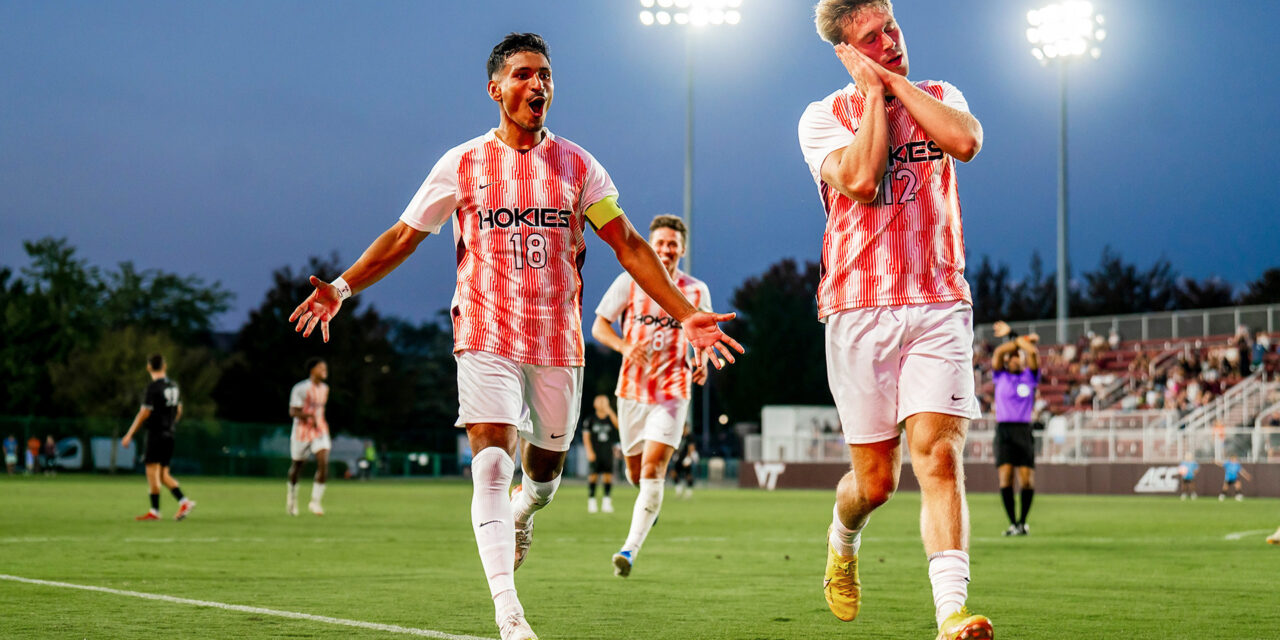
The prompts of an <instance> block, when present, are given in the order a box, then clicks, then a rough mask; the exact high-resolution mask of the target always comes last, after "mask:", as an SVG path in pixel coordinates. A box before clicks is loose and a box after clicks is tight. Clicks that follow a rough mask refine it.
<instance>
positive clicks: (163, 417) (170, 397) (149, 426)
mask: <svg viewBox="0 0 1280 640" xmlns="http://www.w3.org/2000/svg"><path fill="white" fill-rule="evenodd" d="M179 403H180V400H179V399H178V384H177V383H176V382H174V381H172V380H170V379H168V378H160V379H159V380H152V381H151V384H149V385H147V390H146V391H144V392H142V406H143V408H146V409H150V410H151V415H149V416H147V419H146V421H144V422H143V423H142V428H144V429H146V430H147V433H150V434H153V435H166V436H171V435H173V423H175V422H177V418H178V404H179Z"/></svg>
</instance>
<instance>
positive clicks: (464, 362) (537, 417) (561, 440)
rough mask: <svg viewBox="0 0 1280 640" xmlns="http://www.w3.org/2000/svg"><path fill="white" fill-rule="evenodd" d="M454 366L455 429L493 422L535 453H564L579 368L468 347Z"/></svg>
mask: <svg viewBox="0 0 1280 640" xmlns="http://www.w3.org/2000/svg"><path fill="white" fill-rule="evenodd" d="M454 359H455V360H457V362H458V421H457V422H456V423H455V426H459V427H463V426H466V425H468V424H480V423H493V424H510V425H514V426H515V427H516V430H517V431H519V433H520V437H522V438H524V439H525V440H526V441H528V442H529V443H530V444H532V445H534V446H535V447H538V448H540V449H546V450H548V451H568V450H569V446H570V445H571V444H572V443H573V434H574V432H575V431H576V430H577V426H578V410H579V409H580V408H581V407H580V405H581V404H582V367H542V366H538V365H532V364H523V363H520V362H516V361H515V360H512V359H510V358H505V357H503V356H500V355H497V354H494V353H489V352H487V351H476V350H472V349H467V350H465V351H462V352H461V353H457V354H455V355H454Z"/></svg>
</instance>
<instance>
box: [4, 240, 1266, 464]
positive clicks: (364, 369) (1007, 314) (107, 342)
mask: <svg viewBox="0 0 1280 640" xmlns="http://www.w3.org/2000/svg"><path fill="white" fill-rule="evenodd" d="M23 246H24V248H25V250H26V253H27V256H28V258H29V264H28V265H27V266H23V267H20V268H18V269H17V270H14V269H12V268H9V267H0V381H2V382H3V384H0V415H9V416H42V417H77V418H81V417H87V418H102V419H108V420H119V421H122V422H124V423H126V424H127V421H128V420H129V418H131V417H132V415H133V413H134V412H136V411H137V406H138V402H139V397H140V396H139V394H140V392H141V390H142V388H143V386H144V385H145V384H146V381H147V378H146V373H145V371H144V370H143V362H144V359H145V358H146V356H147V355H148V354H150V353H153V352H160V353H163V354H165V356H166V358H168V360H169V363H170V364H169V371H170V375H171V377H173V378H174V379H175V380H177V381H178V382H179V384H180V385H181V387H182V392H183V403H184V413H185V415H187V416H190V417H193V418H205V419H221V420H232V421H238V422H256V423H279V424H281V425H282V426H283V425H287V424H288V422H289V418H288V411H287V398H288V394H289V390H290V388H291V387H292V385H293V384H294V383H296V382H297V381H298V380H301V379H302V378H304V377H305V375H306V373H305V372H304V371H303V370H302V367H303V363H304V362H305V361H306V360H307V359H308V358H310V357H312V356H321V357H324V358H326V359H327V360H329V362H330V365H331V366H330V371H331V376H330V387H331V395H330V401H329V409H328V413H329V417H330V422H331V423H332V424H334V425H335V428H336V429H338V430H340V431H347V432H351V433H354V434H357V435H360V436H367V437H373V438H375V439H377V440H378V441H379V442H383V443H386V444H388V445H389V446H391V447H392V448H398V449H412V448H420V447H421V448H429V449H433V450H437V451H445V450H449V449H451V448H452V443H453V439H454V438H455V437H456V434H457V432H456V430H454V429H453V422H454V420H455V419H456V417H457V381H456V369H455V364H454V360H453V336H452V327H451V323H450V322H449V319H448V315H447V310H441V311H440V312H439V313H438V314H437V316H436V317H435V318H433V319H431V320H428V321H425V322H421V323H412V322H408V321H406V320H403V319H400V318H396V317H393V316H387V315H384V314H382V313H379V312H378V311H377V310H376V309H375V308H373V307H372V306H367V305H362V304H361V300H360V298H352V299H350V300H348V301H347V302H346V303H344V307H343V317H342V318H341V319H340V322H341V323H342V330H341V331H335V332H334V333H333V335H332V339H331V341H330V342H328V343H324V342H321V341H319V340H302V339H300V338H299V337H298V336H297V335H296V334H295V333H294V331H293V327H292V325H291V324H290V323H289V322H288V317H289V314H290V313H291V312H292V311H293V308H294V307H295V306H296V305H297V303H298V301H299V300H302V299H303V298H304V297H306V296H307V295H308V294H309V293H310V286H309V285H308V284H307V280H306V276H307V275H308V274H312V273H314V274H317V275H319V276H320V277H322V278H333V277H336V276H337V275H338V274H339V273H340V272H341V267H340V264H341V263H340V262H339V259H338V256H337V255H330V256H327V257H312V258H310V259H309V260H308V262H307V264H306V265H304V266H303V268H301V269H299V270H295V269H294V268H293V267H291V266H283V267H280V268H279V269H276V270H275V271H274V272H273V273H272V274H271V278H272V286H271V288H270V289H269V290H268V291H267V293H266V294H265V296H264V297H263V299H262V301H261V302H260V303H259V304H258V305H257V306H256V307H255V308H254V309H253V310H252V311H251V312H250V314H249V318H248V320H247V321H246V322H245V324H244V325H243V326H242V327H240V329H239V330H238V331H236V332H235V333H234V334H230V335H222V334H217V333H215V332H214V320H215V318H216V317H217V316H218V315H219V314H221V313H223V312H225V311H226V310H227V309H228V308H229V306H230V302H231V300H232V294H231V292H229V291H227V290H226V289H225V288H224V287H223V286H222V285H221V284H220V283H218V282H213V283H206V282H205V281H204V280H202V279H201V278H199V277H197V276H194V275H188V276H182V275H178V274H172V273H167V272H164V271H160V270H155V269H149V270H141V271H140V270H138V269H137V268H136V267H135V266H134V265H133V264H132V263H130V262H123V263H120V264H119V265H117V266H116V267H115V268H113V269H103V268H100V267H97V266H94V265H90V264H88V262H87V261H86V260H84V259H82V258H80V257H78V256H77V255H76V250H75V248H74V247H72V246H71V245H70V244H68V242H67V241H66V240H65V239H54V238H46V239H42V240H38V241H29V242H25V243H24V245H23ZM819 277H820V269H819V266H818V265H817V264H816V263H814V262H805V263H803V264H802V263H799V262H797V261H796V260H794V259H791V258H786V259H783V260H780V261H779V262H777V263H775V264H773V265H771V266H770V267H769V268H768V269H767V270H766V271H765V272H764V273H762V274H760V275H757V276H752V277H750V278H748V279H747V280H745V281H744V282H743V283H741V284H740V285H739V286H738V287H737V288H735V289H734V291H733V295H732V298H731V305H732V308H733V309H734V310H735V311H737V313H738V317H737V318H735V319H734V320H733V321H732V322H730V323H728V325H727V326H726V327H725V330H726V331H727V332H728V333H729V334H730V335H732V336H734V337H735V338H737V339H738V340H739V341H741V342H742V343H743V345H744V346H746V347H747V350H748V355H747V357H744V358H742V359H740V360H739V362H738V364H736V365H734V366H732V367H728V368H726V369H724V370H723V371H720V372H716V373H714V374H713V375H712V377H711V382H710V384H711V385H712V396H713V397H712V411H713V415H719V414H720V413H722V412H723V413H726V414H728V415H729V416H730V421H731V422H736V421H756V420H758V419H759V415H760V408H761V407H762V406H763V405H765V404H830V403H831V395H830V392H829V390H828V387H827V381H826V364H825V356H824V352H823V325H822V324H820V323H819V322H817V321H816V315H817V310H816V304H815V295H816V292H817V287H818V280H819ZM968 278H969V282H970V287H971V289H972V291H973V297H974V311H975V318H976V320H977V321H978V322H991V321H994V320H997V319H1005V320H1035V319H1043V318H1052V317H1053V316H1054V315H1055V313H1056V308H1055V305H1056V288H1055V274H1054V273H1052V272H1046V271H1045V269H1044V265H1043V262H1042V260H1041V259H1040V256H1039V255H1038V254H1033V255H1032V257H1031V264H1030V268H1029V270H1028V272H1027V273H1026V275H1024V276H1023V277H1021V278H1015V277H1013V276H1012V275H1011V274H1010V270H1009V268H1008V266H1007V265H1005V264H1001V263H993V262H992V261H991V260H990V259H989V258H988V257H985V256H984V257H983V258H982V259H981V260H980V261H979V262H978V264H977V267H976V268H972V269H971V270H970V272H969V274H968ZM1070 294H1071V298H1070V305H1071V315H1072V316H1086V315H1112V314H1125V313H1139V312H1150V311H1167V310H1176V309H1195V308H1209V307H1221V306H1229V305H1234V304H1264V303H1277V302H1280V268H1273V269H1269V270H1267V271H1266V272H1264V273H1263V274H1262V275H1261V276H1260V277H1259V278H1258V279H1257V280H1255V281H1253V282H1250V283H1247V284H1246V285H1245V286H1244V287H1242V288H1240V289H1239V290H1238V291H1237V290H1236V289H1235V288H1234V287H1232V286H1231V285H1230V284H1229V283H1226V282H1224V281H1222V280H1220V279H1216V278H1207V279H1204V280H1196V279H1193V278H1187V277H1181V276H1179V275H1178V274H1177V272H1176V271H1175V270H1174V269H1173V267H1172V265H1171V264H1170V263H1169V262H1168V261H1167V260H1163V259H1162V260H1159V261H1157V262H1156V263H1155V264H1153V265H1151V266H1149V267H1146V268H1142V267H1139V266H1137V265H1134V264H1131V263H1128V262H1125V261H1124V260H1123V258H1122V257H1121V256H1120V255H1119V253H1117V252H1116V251H1114V250H1112V249H1111V248H1109V247H1108V248H1107V249H1106V250H1104V252H1103V255H1102V259H1101V260H1100V262H1099V264H1098V266H1097V267H1096V268H1095V269H1093V270H1090V271H1085V272H1083V273H1081V274H1080V276H1079V278H1078V279H1074V280H1073V281H1072V287H1071V290H1070ZM620 364H621V362H620V356H619V355H618V354H617V353H615V352H613V351H611V350H608V349H605V348H602V347H598V346H596V345H594V344H591V343H588V345H587V350H586V369H585V371H584V389H583V405H584V411H589V410H590V409H589V407H590V403H591V399H592V397H593V396H594V395H595V394H597V393H604V394H608V395H611V394H612V392H613V388H614V385H615V384H616V382H617V373H618V367H619V365H620ZM692 418H693V419H695V420H696V419H697V416H692ZM713 427H714V428H715V429H727V428H730V427H721V426H719V425H718V424H716V425H713Z"/></svg>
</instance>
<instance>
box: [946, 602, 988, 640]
mask: <svg viewBox="0 0 1280 640" xmlns="http://www.w3.org/2000/svg"><path fill="white" fill-rule="evenodd" d="M994 637H995V633H994V632H993V631H992V630H991V621H990V620H988V619H987V617H986V616H976V615H973V614H971V613H969V610H968V609H965V608H961V609H960V610H959V611H957V612H955V613H953V614H951V615H949V616H947V619H946V620H943V621H942V626H941V627H939V628H938V640H991V639H992V638H994Z"/></svg>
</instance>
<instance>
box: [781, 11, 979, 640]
mask: <svg viewBox="0 0 1280 640" xmlns="http://www.w3.org/2000/svg"><path fill="white" fill-rule="evenodd" d="M816 23H817V27H818V33H819V34H820V35H821V36H822V38H823V39H824V40H826V41H828V42H830V43H831V44H833V45H835V55H836V57H837V58H839V60H840V62H842V63H843V64H844V67H845V69H846V70H847V71H848V73H849V75H850V76H851V77H852V78H853V84H851V85H848V86H846V87H844V88H842V89H839V90H837V91H835V92H834V93H832V94H831V95H829V96H827V97H826V98H824V99H823V100H821V101H819V102H814V103H812V104H810V105H809V107H808V108H807V109H806V110H805V112H804V115H803V116H802V117H801V120H800V131H799V133H800V146H801V149H802V151H803V153H804V158H805V161H806V163H807V164H808V165H809V170H810V172H811V173H812V174H813V179H814V181H815V182H816V183H817V186H818V192H819V195H820V197H821V199H822V206H823V208H824V209H825V211H826V216H827V218H826V220H827V222H826V232H825V234H824V236H823V242H822V267H823V269H822V278H821V281H820V282H819V285H818V317H819V318H820V319H821V320H822V321H823V322H824V323H826V352H827V376H828V381H829V383H830V385H831V393H832V395H833V396H834V398H835V402H836V409H837V411H838V412H839V414H840V422H841V425H842V428H843V431H844V437H845V442H847V443H848V445H849V456H850V460H851V463H852V469H851V470H850V471H849V472H848V473H847V474H845V476H844V477H843V478H842V479H841V480H840V483H839V485H838V486H837V488H836V504H835V508H834V510H833V511H834V513H833V516H832V522H831V527H830V531H829V534H828V539H829V547H828V553H827V568H826V579H825V581H824V591H825V594H826V597H827V603H828V605H829V606H830V607H831V611H832V613H834V614H835V615H836V617H837V618H839V619H841V620H853V619H854V618H855V617H856V616H857V615H858V610H859V608H860V606H861V598H862V587H861V583H860V581H859V577H858V548H859V545H860V543H861V537H860V532H861V531H862V528H863V527H864V526H865V525H866V524H867V519H868V518H869V517H870V515H871V512H872V511H874V510H875V509H876V508H877V507H879V506H880V505H882V504H884V503H885V501H887V500H888V499H889V497H890V496H891V495H893V492H894V491H895V490H896V489H897V487H898V474H899V472H900V466H901V461H902V452H901V450H900V448H899V443H900V442H901V431H902V429H903V428H904V427H905V430H906V446H907V447H910V450H911V463H912V467H913V469H914V471H915V474H916V478H917V480H918V481H919V483H920V493H921V501H922V507H921V509H922V513H921V518H920V530H921V535H922V537H923V539H924V548H925V552H926V554H928V559H929V578H930V581H931V582H932V584H933V600H934V605H935V616H936V621H937V624H938V629H939V631H938V637H939V638H943V639H952V638H990V637H991V635H992V630H991V622H990V620H988V619H987V618H986V617H985V616H979V615H970V614H969V613H968V611H967V610H966V609H965V608H964V605H965V600H966V599H967V596H968V583H969V554H968V547H969V513H968V506H967V505H966V503H965V496H964V471H963V462H962V458H961V455H962V451H963V448H964V440H965V434H966V432H967V430H968V426H969V420H970V419H971V418H976V417H978V416H979V415H980V414H979V410H978V401H977V399H976V398H975V397H974V388H973V375H972V372H971V369H970V367H971V364H972V359H973V356H972V352H973V345H972V343H973V326H972V323H973V312H972V307H971V304H972V299H971V297H970V295H969V287H968V285H967V284H966V283H965V280H964V241H963V236H962V231H961V225H960V203H959V199H958V197H957V193H956V179H955V166H954V160H956V159H959V160H961V161H964V162H967V161H969V160H971V159H973V157H974V156H975V155H976V154H977V153H978V149H979V148H980V147H981V146H982V126H981V125H980V124H979V123H978V121H977V119H975V118H974V117H973V116H972V115H970V114H969V109H968V105H967V104H966V102H965V99H964V96H962V95H961V94H960V92H959V91H958V90H957V89H956V88H955V87H953V86H951V85H950V84H947V83H945V82H934V81H923V82H912V81H910V80H908V79H907V71H908V57H907V44H906V39H905V38H904V37H903V35H902V30H901V29H900V28H899V25H898V22H897V20H895V19H894V15H893V6H892V4H891V3H890V2H889V0H821V1H820V2H818V4H817V6H816Z"/></svg>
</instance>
